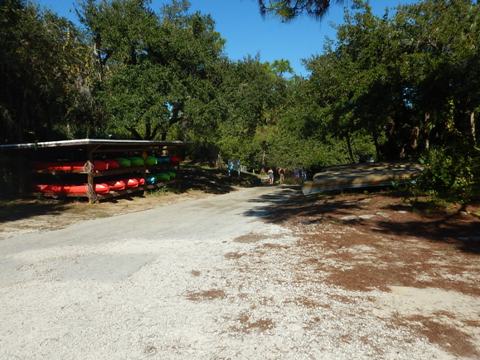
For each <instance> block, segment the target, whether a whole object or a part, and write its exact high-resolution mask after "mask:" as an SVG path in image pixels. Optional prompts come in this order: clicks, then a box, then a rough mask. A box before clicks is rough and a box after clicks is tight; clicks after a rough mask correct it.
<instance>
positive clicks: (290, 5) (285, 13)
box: [258, 0, 332, 21]
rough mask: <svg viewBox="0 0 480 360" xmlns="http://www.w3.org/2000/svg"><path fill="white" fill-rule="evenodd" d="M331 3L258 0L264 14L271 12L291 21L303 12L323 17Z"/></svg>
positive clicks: (328, 0)
mask: <svg viewBox="0 0 480 360" xmlns="http://www.w3.org/2000/svg"><path fill="white" fill-rule="evenodd" d="M331 3H332V1H331V0H258V6H259V8H260V13H261V14H262V15H265V14H268V13H271V14H274V15H276V16H279V17H280V18H281V19H282V20H283V21H290V20H292V19H294V18H295V17H297V16H299V15H301V14H307V15H309V16H312V17H314V18H317V19H318V18H321V17H322V16H323V15H325V13H326V12H327V10H328V9H329V7H330V5H331Z"/></svg>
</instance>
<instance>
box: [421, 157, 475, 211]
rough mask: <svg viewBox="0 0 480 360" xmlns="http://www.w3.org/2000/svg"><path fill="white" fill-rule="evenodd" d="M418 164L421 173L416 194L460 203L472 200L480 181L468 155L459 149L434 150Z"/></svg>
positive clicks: (471, 158)
mask: <svg viewBox="0 0 480 360" xmlns="http://www.w3.org/2000/svg"><path fill="white" fill-rule="evenodd" d="M420 163H421V164H422V165H423V166H424V170H423V171H422V173H421V175H420V176H419V177H418V178H417V180H416V184H415V190H417V191H418V190H420V191H422V192H427V193H428V194H430V195H434V196H437V197H440V198H447V199H452V200H457V201H461V202H465V201H468V200H470V199H471V197H472V194H473V190H474V187H475V184H476V183H477V182H478V180H479V178H478V175H479V174H478V173H476V170H478V168H476V164H475V161H474V158H473V157H472V156H471V155H469V154H468V153H465V152H462V151H459V149H447V148H434V149H431V150H429V151H428V152H427V153H426V154H425V155H424V156H422V157H421V158H420Z"/></svg>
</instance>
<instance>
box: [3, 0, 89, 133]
mask: <svg viewBox="0 0 480 360" xmlns="http://www.w3.org/2000/svg"><path fill="white" fill-rule="evenodd" d="M0 23H1V24H2V26H0V47H1V49H2V51H1V52H0V83H1V84H2V86H1V87H0V127H1V134H2V138H1V141H5V142H6V141H8V142H15V141H37V140H45V139H52V138H56V137H65V136H67V137H74V136H78V135H83V136H85V134H87V133H88V132H89V131H90V129H92V128H93V127H94V126H95V125H94V124H95V116H92V114H93V113H94V112H95V110H94V100H93V98H92V94H91V84H92V83H93V81H94V79H93V74H92V71H91V70H92V66H91V65H92V64H91V63H90V61H89V57H88V49H87V47H86V46H85V43H84V41H83V37H82V34H81V33H80V32H79V31H78V29H76V27H75V26H74V25H73V24H72V23H71V22H69V21H67V20H66V19H63V18H60V17H58V16H56V15H55V14H53V13H51V12H49V11H41V10H40V9H38V8H37V7H36V6H34V5H26V4H25V3H24V2H23V1H20V0H6V1H3V2H2V3H1V4H0Z"/></svg>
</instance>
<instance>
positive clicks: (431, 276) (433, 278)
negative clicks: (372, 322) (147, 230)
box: [251, 188, 480, 358]
mask: <svg viewBox="0 0 480 360" xmlns="http://www.w3.org/2000/svg"><path fill="white" fill-rule="evenodd" d="M285 195H289V196H288V198H287V200H285ZM266 200H268V202H269V203H268V205H266V206H264V207H262V208H261V209H255V210H254V211H255V212H256V213H260V214H267V215H262V217H263V218H264V219H265V220H266V221H268V222H272V223H277V224H281V225H284V226H286V227H288V228H289V229H290V230H291V231H292V232H293V234H294V235H295V236H296V237H297V238H298V240H297V242H296V245H295V247H292V248H291V249H289V251H291V253H295V256H296V257H297V258H298V259H299V260H298V263H297V265H296V266H295V268H294V269H293V271H294V273H295V274H294V279H295V281H296V282H298V284H301V283H308V282H310V283H311V282H315V281H321V282H325V283H328V284H330V285H331V286H333V287H337V288H339V289H343V290H346V291H348V292H349V293H350V294H351V296H345V295H339V296H340V297H341V299H333V300H334V301H340V302H342V303H345V304H352V306H355V302H356V296H357V295H356V294H359V293H365V294H370V293H371V294H375V291H377V292H378V291H381V292H384V293H390V292H391V291H392V289H393V288H397V287H398V288H412V289H424V290H425V291H426V292H427V293H428V291H430V289H441V290H442V291H446V293H445V294H452V299H454V298H455V296H459V297H461V296H465V297H466V298H470V299H478V298H480V277H479V276H478V274H479V273H480V219H479V216H478V214H479V213H480V212H479V209H480V207H479V205H478V204H472V205H469V206H467V207H461V206H460V205H452V204H450V205H449V206H447V207H439V206H432V204H431V203H430V202H428V201H426V200H425V199H421V201H417V202H412V201H409V200H407V199H405V198H404V197H403V196H402V194H397V193H392V192H377V193H370V194H366V193H346V194H336V195H323V196H317V197H304V196H302V195H298V194H297V193H296V192H295V189H288V188H285V189H284V194H281V195H277V196H272V195H269V198H268V199H266ZM251 215H254V213H253V212H252V214H251ZM266 249H267V250H270V251H276V250H280V249H276V248H275V247H265V246H263V247H262V248H260V247H259V248H258V250H257V254H258V256H260V257H261V256H265V255H264V254H265V250H266ZM307 270H311V271H307ZM312 270H313V271H312ZM312 273H313V274H314V275H313V276H312ZM455 294H458V295H455ZM392 296H396V294H392ZM375 300H376V297H375V296H372V297H371V301H372V302H375ZM398 301H401V300H398ZM432 301H433V299H432ZM453 301H454V300H453ZM475 301H476V300H475ZM298 303H299V304H304V306H305V307H306V308H312V307H313V308H316V307H318V308H319V307H320V306H322V304H318V303H316V302H315V300H314V299H309V298H299V299H298ZM427 303H428V300H427ZM475 306H476V305H475ZM459 307H460V305H459ZM422 311H423V310H422V309H421V308H419V309H418V313H415V314H413V315H412V314H396V315H395V316H392V317H391V318H388V319H387V320H388V321H390V323H391V324H392V326H394V327H397V328H398V327H399V328H406V329H408V330H409V331H411V332H412V333H415V334H416V336H418V337H420V338H425V339H426V340H427V341H429V342H431V343H434V344H437V345H438V346H439V347H440V348H442V349H443V350H444V351H447V352H449V353H451V354H453V355H454V356H460V357H469V358H476V357H480V349H479V348H478V347H477V346H476V345H475V339H474V338H473V337H472V333H471V331H472V330H473V331H474V333H476V334H477V337H478V332H479V331H478V330H479V324H480V314H477V315H475V316H473V317H471V316H472V315H469V316H470V317H465V313H466V312H464V313H463V315H462V312H461V311H460V312H459V313H458V314H457V313H455V311H454V312H446V311H443V312H442V311H440V312H437V313H433V314H432V313H431V312H429V311H427V310H425V311H424V312H422ZM470 314H471V312H470Z"/></svg>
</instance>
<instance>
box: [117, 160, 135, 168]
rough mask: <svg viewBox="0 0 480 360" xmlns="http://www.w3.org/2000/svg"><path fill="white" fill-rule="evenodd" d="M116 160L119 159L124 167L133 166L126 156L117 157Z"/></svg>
mask: <svg viewBox="0 0 480 360" xmlns="http://www.w3.org/2000/svg"><path fill="white" fill-rule="evenodd" d="M115 160H117V162H118V163H119V164H120V167H122V168H124V167H130V166H132V162H131V161H130V160H128V159H126V158H116V159H115Z"/></svg>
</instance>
